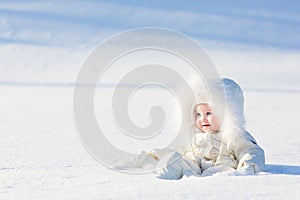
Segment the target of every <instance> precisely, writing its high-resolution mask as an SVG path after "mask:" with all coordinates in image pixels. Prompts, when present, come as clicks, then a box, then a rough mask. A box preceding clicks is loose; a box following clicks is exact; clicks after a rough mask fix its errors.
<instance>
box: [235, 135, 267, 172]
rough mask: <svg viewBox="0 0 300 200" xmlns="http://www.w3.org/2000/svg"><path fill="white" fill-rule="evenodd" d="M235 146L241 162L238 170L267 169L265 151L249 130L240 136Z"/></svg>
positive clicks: (257, 170) (253, 170)
mask: <svg viewBox="0 0 300 200" xmlns="http://www.w3.org/2000/svg"><path fill="white" fill-rule="evenodd" d="M234 146H235V147H234V153H235V155H236V158H237V160H238V162H239V163H238V167H237V169H238V170H239V169H242V170H243V169H245V170H250V171H252V172H254V173H258V172H260V171H263V170H265V153H264V151H263V149H262V148H261V147H260V146H258V144H257V143H256V141H255V140H254V139H253V137H252V136H251V135H250V134H249V133H248V132H245V135H243V137H240V138H238V140H237V141H236V144H235V145H234Z"/></svg>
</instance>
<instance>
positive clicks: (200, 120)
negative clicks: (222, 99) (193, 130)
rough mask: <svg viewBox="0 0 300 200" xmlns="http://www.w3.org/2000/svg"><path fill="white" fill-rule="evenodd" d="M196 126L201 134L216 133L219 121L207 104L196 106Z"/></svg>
mask: <svg viewBox="0 0 300 200" xmlns="http://www.w3.org/2000/svg"><path fill="white" fill-rule="evenodd" d="M195 111H196V125H197V127H198V128H199V129H200V130H202V131H203V132H205V133H206V132H211V131H218V130H219V129H220V125H219V121H218V119H217V117H216V116H215V115H214V114H213V111H212V109H211V107H210V106H209V105H208V104H199V105H197V106H196V110H195Z"/></svg>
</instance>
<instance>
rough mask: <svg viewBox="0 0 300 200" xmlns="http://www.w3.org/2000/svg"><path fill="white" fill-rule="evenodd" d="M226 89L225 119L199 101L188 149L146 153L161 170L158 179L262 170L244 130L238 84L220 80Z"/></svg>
mask: <svg viewBox="0 0 300 200" xmlns="http://www.w3.org/2000/svg"><path fill="white" fill-rule="evenodd" d="M222 84H224V88H225V93H226V94H225V97H226V103H225V113H224V120H223V121H222V123H221V121H220V119H219V115H217V114H215V112H214V110H213V108H212V106H211V105H210V104H209V103H206V102H202V103H199V104H197V105H196V106H195V108H194V111H193V113H192V114H193V115H194V116H193V117H194V128H195V131H194V133H193V141H192V144H191V146H190V147H189V148H188V149H187V150H186V151H185V152H184V153H182V154H180V153H178V152H177V151H174V150H168V151H166V150H164V151H161V150H154V151H152V152H149V153H147V155H148V156H150V157H152V158H153V159H154V160H156V162H157V166H158V167H159V166H161V167H162V171H161V172H160V177H162V178H167V179H179V178H181V177H182V176H183V175H187V176H189V175H196V176H199V175H201V174H202V175H203V174H213V173H216V172H220V171H228V170H230V171H233V170H238V172H241V173H246V174H249V173H250V174H253V173H258V172H260V171H263V170H265V155H264V151H263V149H262V148H261V147H260V146H258V144H257V142H256V141H255V139H254V138H253V137H252V136H251V135H250V134H249V133H248V132H247V131H246V130H245V128H244V116H243V110H244V97H243V93H242V90H241V89H240V87H239V86H238V84H237V83H235V82H234V81H232V80H230V79H222Z"/></svg>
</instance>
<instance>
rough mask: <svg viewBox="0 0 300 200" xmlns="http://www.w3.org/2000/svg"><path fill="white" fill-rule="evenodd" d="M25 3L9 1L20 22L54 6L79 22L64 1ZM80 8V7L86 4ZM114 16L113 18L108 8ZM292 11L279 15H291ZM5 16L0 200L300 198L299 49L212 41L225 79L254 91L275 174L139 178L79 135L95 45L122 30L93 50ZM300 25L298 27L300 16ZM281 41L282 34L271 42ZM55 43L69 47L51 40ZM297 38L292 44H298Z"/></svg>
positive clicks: (250, 114) (249, 110)
mask: <svg viewBox="0 0 300 200" xmlns="http://www.w3.org/2000/svg"><path fill="white" fill-rule="evenodd" d="M65 3H66V2H65ZM20 5H21V4H20V3H19V2H15V3H10V2H9V1H7V2H6V1H5V2H4V3H3V4H2V6H3V7H1V9H2V10H4V9H6V12H8V13H10V14H14V12H9V11H10V9H11V10H19V9H23V10H25V11H26V10H27V11H28V10H29V11H28V13H27V15H25V14H24V13H23V14H22V13H21V14H20V16H22V15H23V16H26V17H29V16H31V17H32V16H34V15H31V14H30V12H31V11H32V10H34V11H42V12H45V11H46V10H47V8H48V7H49V6H50V7H51V8H52V10H50V11H49V12H53V13H54V14H55V16H56V15H58V16H61V15H63V16H61V17H62V19H66V16H65V15H73V12H71V13H64V9H63V8H64V7H63V6H61V7H60V9H57V10H55V8H57V7H58V6H59V5H58V4H57V3H52V4H50V3H49V5H48V3H46V4H45V3H44V4H43V3H35V2H34V1H32V2H31V4H29V5H30V6H25V7H23V6H20ZM92 5H93V4H92ZM105 5H106V7H105V8H107V9H108V7H109V9H116V6H117V5H118V4H117V3H115V4H105ZM73 6H74V7H73V9H75V8H78V9H79V8H80V7H81V6H82V5H81V4H79V3H78V4H74V5H73ZM91 7H93V6H91ZM121 7H122V6H121ZM123 7H124V5H123ZM86 8H87V7H86ZM126 8H127V7H126ZM87 9H88V8H87ZM89 9H91V8H89ZM136 9H141V8H139V7H137V8H136ZM62 10H63V11H62ZM79 10H80V9H79ZM125 11H126V10H123V11H122V16H123V15H126V13H127V12H125ZM149 12H150V11H149ZM53 13H52V14H49V15H48V18H47V19H48V20H49V21H51V20H52V21H53V22H52V24H51V25H52V27H54V29H53V30H56V29H59V28H61V27H63V26H61V24H60V23H58V24H55V22H57V21H56V20H58V19H59V18H56V17H53V16H52V15H54V14H53ZM62 13H64V14H62ZM80 13H81V14H80V15H79V16H78V18H81V19H82V20H83V21H84V20H89V19H90V18H91V16H92V18H93V17H94V18H97V16H98V17H99V15H96V17H95V16H93V14H92V13H91V14H90V15H91V16H90V15H87V13H88V12H87V11H86V10H84V9H82V10H81V12H80ZM249 13H250V14H251V12H250V11H249ZM104 14H105V13H104ZM104 14H103V15H104ZM106 14H107V15H109V12H108V10H107V13H106ZM250 14H249V15H250ZM265 14H266V13H265ZM284 14H286V13H283V14H282V15H278V16H286V15H284ZM0 16H1V18H0V19H1V20H0V25H1V26H2V25H6V26H5V27H6V29H5V30H4V29H3V30H4V35H3V32H2V31H3V30H1V39H3V38H4V39H3V40H1V41H2V42H1V46H0V60H1V66H0V91H1V98H0V111H1V115H0V124H1V126H0V136H1V140H0V149H1V150H0V199H56V198H60V199H200V198H204V199H236V198H238V199H298V198H299V197H300V193H299V187H300V157H299V155H300V136H299V134H298V130H300V123H298V119H299V116H298V112H299V111H300V105H299V101H300V79H299V72H300V51H299V50H297V49H293V48H292V49H286V48H273V47H272V48H270V47H269V46H248V44H246V45H245V44H241V45H240V44H238V45H237V44H231V48H227V47H228V46H227V45H228V44H226V45H225V46H222V45H220V46H216V45H215V43H214V44H213V45H211V43H210V42H206V43H205V46H206V47H207V52H208V54H209V55H210V56H211V58H212V60H213V61H214V63H215V64H216V66H217V69H218V71H219V73H220V75H221V76H222V77H229V78H232V79H234V80H236V81H237V82H238V83H240V85H241V87H242V89H243V90H244V95H245V115H246V120H247V129H248V130H249V131H250V132H251V133H252V134H253V136H254V137H255V139H256V140H257V142H258V143H259V144H260V146H262V147H263V149H264V150H265V153H266V163H267V170H266V172H261V173H259V174H257V175H252V176H241V175H237V174H229V173H220V174H215V175H213V176H207V177H184V178H183V179H181V180H176V181H174V180H173V181H172V180H163V179H159V178H157V177H156V175H155V174H141V175H132V174H128V173H121V172H117V171H114V170H111V169H108V168H106V167H105V166H103V165H101V164H100V163H98V162H97V161H96V160H94V159H93V157H92V156H91V155H90V154H89V153H88V152H87V151H86V150H85V149H84V147H83V145H82V144H81V141H80V139H79V137H78V134H77V132H76V130H75V124H74V121H73V105H72V102H73V89H74V88H73V84H74V82H75V80H76V77H77V75H78V73H79V70H80V67H81V65H82V63H83V62H84V60H85V59H86V57H87V56H88V55H89V53H90V52H91V51H92V49H93V48H94V47H95V46H96V45H97V42H95V41H99V42H100V41H101V40H102V39H105V37H106V36H109V35H110V34H112V33H116V29H115V27H114V28H113V31H108V28H107V27H106V28H104V29H105V30H104V31H103V32H101V31H100V32H101V33H102V35H101V36H100V35H97V34H95V35H94V36H95V37H93V38H91V40H89V42H91V43H90V44H86V45H85V44H84V40H80V44H76V45H74V44H72V45H70V43H72V42H74V41H76V39H78V38H79V36H80V35H79V33H76V34H78V35H76V34H74V37H71V38H70V39H69V40H68V41H65V42H64V41H63V40H62V39H61V38H64V37H63V36H62V35H59V36H57V35H56V36H55V34H54V33H57V32H56V31H53V32H52V29H51V27H50V28H48V29H46V31H44V32H43V31H42V29H43V27H44V26H42V27H39V26H38V27H37V28H36V29H34V30H30V29H23V28H22V26H21V25H20V24H22V20H21V22H14V23H12V24H10V26H8V24H9V23H8V22H9V21H10V20H11V18H8V17H3V16H5V14H1V15H0ZM6 16H10V15H6ZM84 16H87V17H86V18H84ZM179 16H181V15H179ZM26 17H25V18H26ZM144 17H145V16H144ZM176 17H178V16H177V15H176ZM193 17H194V16H193ZM269 17H270V16H269ZM271 17H272V16H271ZM25 18H24V19H23V20H25ZM15 19H19V20H20V18H18V17H16V18H15ZM293 20H294V21H297V16H294V18H293ZM6 22H7V23H8V24H7V23H6ZM27 22H28V21H27ZM10 23H11V21H10ZM28 23H29V22H28ZM99 23H100V22H99ZM77 25H78V24H77ZM79 25H80V24H79ZM24 26H25V25H24ZM86 26H88V25H80V27H83V28H84V27H86ZM11 27H12V28H11ZM71 28H73V29H75V28H74V26H71ZM73 29H71V30H73ZM182 29H183V30H184V27H183V28H182ZM99 30H100V29H97V31H99ZM117 30H119V29H117ZM60 31H61V32H63V30H60ZM97 31H95V32H97ZM61 32H59V33H61ZM70 32H72V31H70ZM87 32H88V33H87ZM95 32H93V31H92V30H90V29H89V30H85V32H83V33H82V34H84V35H85V36H87V37H85V38H89V36H91V35H93V34H94V33H95ZM30 33H34V34H33V35H30ZM65 33H66V35H68V34H69V35H70V34H71V33H69V32H68V31H66V32H65ZM289 34H290V35H291V34H292V32H289ZM96 35H97V36H96ZM36 36H38V37H37V39H35V37H36ZM10 37H13V39H11V38H10ZM249 37H250V36H249ZM276 37H277V36H276V35H275V36H274V35H273V36H272V37H271V40H272V39H274V38H275V39H276ZM41 38H42V39H41ZM49 38H50V39H49ZM99 38H101V40H99ZM295 38H296V37H295ZM51 39H58V40H59V41H52V42H51ZM288 39H289V40H288V44H289V45H290V44H291V43H292V42H293V39H292V38H288ZM21 40H22V41H25V40H26V41H27V42H22V41H21ZM86 40H88V39H86ZM259 40H261V38H260V39H259ZM259 40H258V41H259ZM295 40H296V39H295ZM28 41H29V42H28ZM57 43H59V45H57ZM87 43H88V42H87ZM216 43H218V42H216ZM282 43H283V42H280V44H282ZM294 44H295V46H296V45H297V43H296V42H294ZM298 45H299V43H298Z"/></svg>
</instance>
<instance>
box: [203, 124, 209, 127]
mask: <svg viewBox="0 0 300 200" xmlns="http://www.w3.org/2000/svg"><path fill="white" fill-rule="evenodd" d="M202 126H203V127H209V126H210V124H203V125H202Z"/></svg>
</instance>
